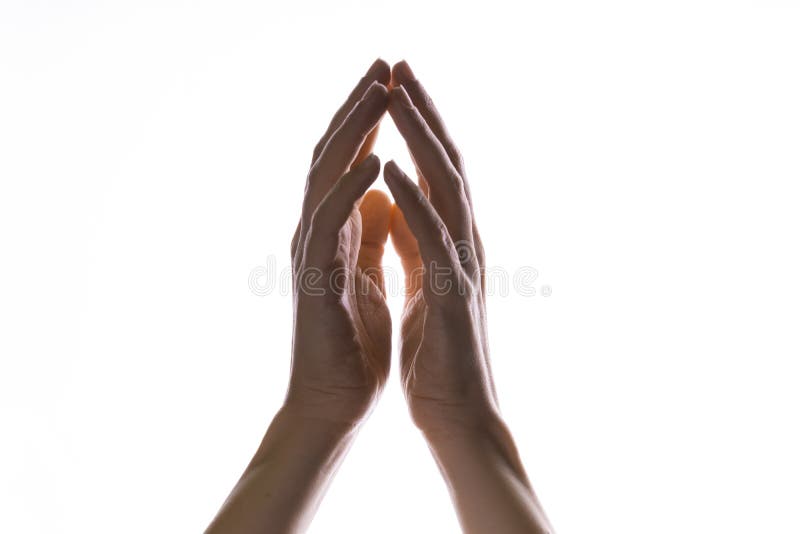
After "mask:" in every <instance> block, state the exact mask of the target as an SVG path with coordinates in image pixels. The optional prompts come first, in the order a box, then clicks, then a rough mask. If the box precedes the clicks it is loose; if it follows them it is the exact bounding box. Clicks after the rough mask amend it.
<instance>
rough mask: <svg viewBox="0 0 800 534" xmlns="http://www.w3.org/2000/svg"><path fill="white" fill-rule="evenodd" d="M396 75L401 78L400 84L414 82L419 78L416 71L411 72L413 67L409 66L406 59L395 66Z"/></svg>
mask: <svg viewBox="0 0 800 534" xmlns="http://www.w3.org/2000/svg"><path fill="white" fill-rule="evenodd" d="M394 70H395V73H396V74H397V75H398V78H400V82H401V83H402V82H403V81H408V82H413V81H414V80H416V79H417V78H416V77H415V76H414V71H413V70H411V67H409V66H408V62H406V60H405V59H404V60H403V61H401V62H400V63H398V64H397V65H395V66H394Z"/></svg>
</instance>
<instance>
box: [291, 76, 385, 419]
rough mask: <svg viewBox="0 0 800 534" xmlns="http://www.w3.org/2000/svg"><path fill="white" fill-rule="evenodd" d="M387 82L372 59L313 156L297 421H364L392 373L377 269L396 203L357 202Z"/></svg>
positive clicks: (302, 271)
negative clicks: (304, 418)
mask: <svg viewBox="0 0 800 534" xmlns="http://www.w3.org/2000/svg"><path fill="white" fill-rule="evenodd" d="M388 82H389V66H388V65H387V64H386V63H385V62H383V61H381V60H378V61H376V62H375V63H374V64H373V65H372V67H371V68H370V69H369V71H368V72H367V74H366V75H365V76H364V78H362V79H361V81H360V82H359V84H358V85H357V86H356V88H355V89H354V90H353V92H352V94H351V95H350V97H349V98H348V99H347V101H346V102H345V104H344V105H343V106H342V108H341V109H340V110H339V111H338V112H337V113H336V115H335V116H334V118H333V120H332V121H331V124H330V126H329V128H328V131H327V132H326V134H325V135H324V136H323V137H322V139H321V140H320V142H319V143H318V144H317V147H316V149H315V150H314V155H313V158H312V165H311V169H310V171H309V174H308V181H307V184H306V194H305V198H304V200H303V211H302V216H301V220H300V223H299V225H298V228H297V231H296V233H295V236H294V239H293V240H292V263H293V265H292V266H293V287H294V292H293V293H294V314H295V317H294V338H293V339H294V341H293V354H292V371H291V379H290V383H289V390H288V393H287V397H286V401H285V405H284V411H285V412H288V413H291V414H294V415H298V416H301V417H306V418H313V419H315V420H324V421H331V422H336V423H345V424H347V425H355V424H358V423H359V422H360V421H361V420H363V418H364V417H365V416H366V414H367V413H368V412H369V411H370V409H371V408H372V407H373V406H374V404H375V402H376V401H377V398H378V395H379V393H380V391H381V390H382V388H383V385H384V384H385V382H386V379H387V376H388V373H389V362H390V353H391V320H390V317H389V310H388V308H387V306H386V301H385V298H384V292H385V289H384V287H383V276H382V271H381V268H380V265H381V260H382V255H383V245H384V243H385V242H386V239H387V234H388V228H389V214H390V209H391V203H390V201H389V199H388V197H386V195H384V194H382V193H380V192H378V191H374V192H370V194H367V195H366V196H364V198H363V200H361V199H362V195H364V193H365V192H366V190H367V189H368V188H369V186H370V185H371V184H372V183H373V182H374V181H375V179H376V178H377V176H378V174H379V172H380V162H379V161H378V158H377V157H376V156H375V155H373V154H370V150H371V147H372V143H373V141H374V136H375V134H376V132H377V127H378V123H379V121H380V119H381V117H382V116H383V114H384V112H385V111H386V106H387V104H388V92H387V88H386V86H385V84H388ZM367 154H369V155H367ZM359 202H360V209H358V208H357V207H356V206H357V205H358V204H359Z"/></svg>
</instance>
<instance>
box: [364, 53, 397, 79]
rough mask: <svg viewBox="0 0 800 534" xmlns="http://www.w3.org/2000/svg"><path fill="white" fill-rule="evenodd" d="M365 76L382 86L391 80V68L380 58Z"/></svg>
mask: <svg viewBox="0 0 800 534" xmlns="http://www.w3.org/2000/svg"><path fill="white" fill-rule="evenodd" d="M366 76H367V77H368V78H373V79H375V80H377V81H378V82H380V83H382V84H383V85H387V84H388V83H390V81H391V79H392V73H391V67H389V64H388V63H387V62H386V61H384V60H383V59H381V58H377V59H376V60H375V61H374V62H373V63H372V65H370V67H369V69H368V70H367V74H366Z"/></svg>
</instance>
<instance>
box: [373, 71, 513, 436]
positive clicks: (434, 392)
mask: <svg viewBox="0 0 800 534" xmlns="http://www.w3.org/2000/svg"><path fill="white" fill-rule="evenodd" d="M392 84H393V86H394V89H393V90H392V92H391V94H390V97H389V113H390V115H391V116H392V119H393V120H394V122H395V124H396V125H397V128H398V130H399V131H400V133H401V135H402V136H403V137H404V138H405V140H406V143H407V144H408V148H409V151H410V153H411V156H412V158H413V160H414V162H415V164H416V167H417V174H418V176H419V181H420V185H421V186H422V187H420V186H418V185H417V184H415V183H414V182H413V181H412V180H411V179H410V178H409V177H408V176H407V175H406V174H405V173H403V171H401V170H400V168H399V167H398V166H397V165H396V164H395V163H394V162H393V161H390V162H388V163H387V164H386V166H385V168H384V178H385V180H386V183H387V185H388V186H389V189H390V190H391V191H392V195H393V196H394V199H395V202H396V203H397V205H396V206H395V209H394V211H393V213H392V221H391V226H390V233H391V236H392V242H393V243H394V245H395V248H396V249H397V252H398V254H399V255H400V258H401V261H402V263H403V267H404V270H405V273H406V288H407V295H406V305H405V311H404V314H403V319H402V326H401V339H400V345H401V348H400V352H401V366H402V371H401V377H402V380H403V389H404V391H405V394H406V399H407V402H408V405H409V409H410V412H411V415H412V418H413V420H414V422H415V423H416V425H417V426H418V427H419V428H420V429H422V430H423V432H424V433H426V434H427V435H435V434H438V433H441V432H445V433H452V432H451V431H453V430H462V429H466V430H471V429H475V428H485V427H487V426H494V425H495V424H496V423H497V421H499V415H498V407H497V400H496V396H495V391H494V384H493V381H492V374H491V370H490V365H489V353H488V342H487V333H486V307H485V287H484V282H483V269H484V267H485V266H484V256H483V249H482V245H481V240H480V236H479V234H478V229H477V226H476V225H475V220H474V219H475V216H474V213H473V209H472V202H471V199H470V193H469V189H468V186H467V182H466V175H465V173H464V165H463V161H462V158H461V155H460V153H459V151H458V149H457V148H456V146H455V144H454V143H453V141H452V140H451V139H450V136H449V134H448V133H447V130H446V128H445V126H444V123H443V122H442V119H441V117H440V116H439V113H438V112H437V110H436V108H435V107H434V105H433V103H432V101H431V99H430V97H429V96H428V95H427V93H426V92H425V89H424V88H423V87H422V84H420V82H419V81H418V80H417V79H416V78H415V77H414V75H413V73H412V72H411V69H410V68H409V67H408V65H407V64H406V63H405V62H401V63H399V64H397V65H395V67H394V69H393V71H392Z"/></svg>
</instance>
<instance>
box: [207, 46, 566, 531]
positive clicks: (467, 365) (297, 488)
mask: <svg viewBox="0 0 800 534" xmlns="http://www.w3.org/2000/svg"><path fill="white" fill-rule="evenodd" d="M387 111H388V113H389V115H390V116H391V118H392V120H393V122H394V124H395V125H396V126H397V128H398V130H399V132H400V134H401V135H402V136H403V138H404V139H405V141H406V143H407V145H408V149H409V151H410V153H411V156H412V159H413V161H414V164H415V167H416V173H417V176H418V178H419V185H417V183H415V182H414V181H412V180H411V179H410V178H409V177H408V176H407V175H406V174H405V173H404V172H403V171H402V170H401V169H400V168H399V167H398V166H397V165H396V164H395V163H394V162H393V161H390V162H388V163H387V164H386V165H385V166H384V169H383V177H384V180H385V181H386V184H387V185H388V187H389V190H390V191H391V193H392V197H393V198H394V201H395V202H396V205H393V204H392V202H391V200H390V199H389V198H388V197H387V196H386V195H385V194H383V193H381V192H379V191H376V190H372V191H369V192H367V190H368V189H369V187H370V185H371V184H372V183H373V182H374V181H375V180H376V179H377V177H378V175H379V174H380V170H381V169H380V162H379V160H378V158H377V156H375V155H374V154H371V148H372V146H373V143H374V140H375V136H376V134H377V130H378V124H379V122H380V121H381V119H382V117H383V116H384V114H385V113H386V112H387ZM389 234H391V238H392V242H393V244H394V246H395V248H396V250H397V252H398V254H399V256H400V259H401V262H402V265H403V269H404V271H405V285H406V301H405V307H404V312H403V316H402V320H401V329H400V332H401V334H400V369H401V372H400V376H401V380H402V384H403V391H404V393H405V397H406V400H407V402H408V406H409V410H410V413H411V416H412V419H413V421H414V423H415V424H416V425H417V427H418V428H419V429H420V430H421V431H422V434H423V435H424V437H425V438H426V440H427V441H428V444H429V446H430V448H431V451H432V453H433V454H434V457H435V459H436V461H437V463H438V465H439V467H440V470H441V472H442V474H443V476H444V477H445V479H446V481H447V483H448V487H449V489H450V492H451V496H452V498H453V501H454V504H455V507H456V510H457V513H458V516H459V520H460V522H461V525H462V528H463V529H464V531H465V532H481V533H484V532H485V533H489V532H493V533H494V532H496V533H506V532H508V533H512V532H550V531H551V530H550V527H549V524H548V522H547V519H546V517H545V515H544V513H543V511H542V509H541V506H540V505H539V503H538V501H537V499H536V496H535V494H534V493H533V490H532V488H531V485H530V483H529V481H528V479H527V476H526V474H525V471H524V468H523V466H522V464H521V462H520V460H519V457H518V455H517V452H516V448H515V446H514V442H513V439H512V437H511V434H510V432H509V431H508V429H507V427H506V426H505V424H504V423H503V421H502V418H501V417H500V414H499V410H498V407H497V398H496V393H495V389H494V384H493V382H492V375H491V370H490V364H489V354H488V341H487V337H486V320H485V310H486V309H485V286H484V279H483V268H484V256H483V247H482V245H481V241H480V236H479V234H478V229H477V226H476V225H475V220H474V214H473V210H472V200H471V198H470V193H469V188H468V186H467V182H466V175H465V172H464V165H463V161H462V158H461V156H460V154H459V152H458V149H457V148H456V146H455V144H454V143H453V141H452V140H451V139H450V136H449V135H448V133H447V130H446V128H445V126H444V123H443V122H442V119H441V117H440V116H439V113H438V112H437V110H436V108H435V107H434V105H433V103H432V101H431V99H430V97H429V96H428V95H427V93H426V92H425V89H424V88H423V86H422V84H421V83H420V82H419V81H418V80H417V79H416V78H415V76H414V74H413V73H412V71H411V69H410V68H409V67H408V65H407V64H406V63H405V62H400V63H398V64H396V65H395V66H394V68H392V69H391V70H390V68H389V65H388V64H386V63H385V62H383V61H382V60H377V61H376V62H375V63H374V64H373V65H372V66H371V67H370V69H369V70H368V71H367V73H366V75H365V76H364V77H363V78H362V79H361V80H360V81H359V83H358V84H357V85H356V87H355V88H354V89H353V91H352V93H351V94H350V96H349V97H348V98H347V100H346V102H345V103H344V104H343V105H342V107H341V108H340V109H339V110H338V111H337V112H336V114H335V115H334V117H333V119H332V120H331V123H330V126H329V127H328V129H327V131H326V132H325V134H324V135H323V136H322V139H320V141H319V143H318V144H317V146H316V148H315V149H314V152H313V158H312V164H311V168H310V170H309V173H308V179H307V183H306V192H305V197H304V200H303V207H302V214H301V218H300V223H299V224H298V228H297V231H296V232H295V236H294V238H293V240H292V248H291V252H292V262H293V265H292V268H293V286H294V292H293V293H294V313H295V316H294V324H295V327H294V337H293V347H292V367H291V378H290V382H289V388H288V392H287V395H286V399H285V402H284V405H283V407H282V408H281V410H280V411H279V412H278V414H277V415H276V417H275V419H274V420H273V422H272V424H271V425H270V428H269V430H268V431H267V434H266V435H265V437H264V440H263V441H262V443H261V446H260V447H259V450H258V451H257V452H256V454H255V456H254V458H253V460H252V461H251V462H250V465H249V466H248V467H247V469H246V470H245V473H244V474H243V475H242V477H241V479H240V480H239V483H238V484H237V485H236V487H235V488H234V490H233V492H232V493H231V495H230V497H229V498H228V500H227V501H226V502H225V504H224V505H223V507H222V509H221V510H220V512H219V513H218V515H217V517H216V518H215V519H214V521H213V522H212V524H211V525H210V526H209V529H208V532H215V533H216V532H225V533H227V532H231V533H233V532H243V533H244V532H270V533H272V532H276V533H277V532H302V531H303V530H304V529H305V528H306V527H307V526H308V524H309V523H310V521H311V519H312V517H313V513H314V511H315V510H316V508H317V506H318V504H319V501H320V500H321V498H322V496H323V494H324V491H325V488H326V487H327V484H328V483H329V482H330V480H331V478H332V476H333V474H334V473H335V470H336V468H337V467H338V464H339V463H340V462H341V460H342V458H343V457H344V455H345V454H346V451H347V449H348V447H349V445H350V443H351V442H352V440H353V439H354V437H355V434H356V433H357V431H358V428H359V425H360V423H361V422H363V420H364V419H365V418H366V417H367V415H368V414H369V412H370V411H371V409H372V408H373V407H374V405H375V403H376V402H377V400H378V398H379V396H380V394H381V391H382V389H383V386H384V384H385V383H386V380H387V379H388V375H389V369H390V360H391V346H392V344H391V318H390V315H389V310H388V307H387V305H386V300H385V287H384V280H383V274H382V268H381V262H382V256H383V249H384V245H385V243H386V241H387V239H388V236H389ZM376 530H377V531H380V528H377V529H376Z"/></svg>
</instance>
